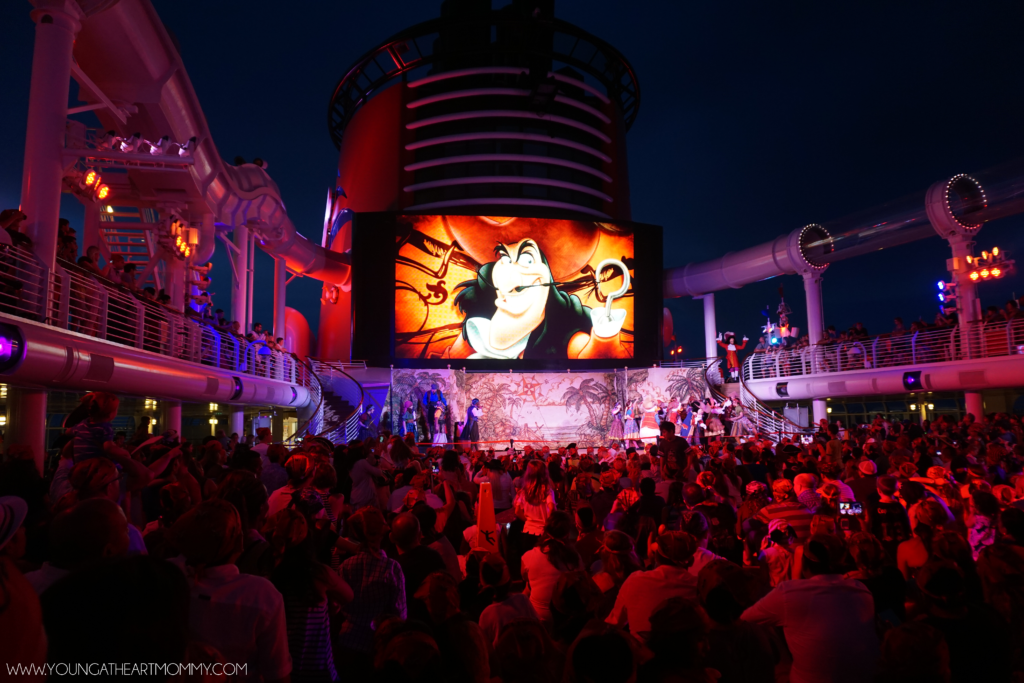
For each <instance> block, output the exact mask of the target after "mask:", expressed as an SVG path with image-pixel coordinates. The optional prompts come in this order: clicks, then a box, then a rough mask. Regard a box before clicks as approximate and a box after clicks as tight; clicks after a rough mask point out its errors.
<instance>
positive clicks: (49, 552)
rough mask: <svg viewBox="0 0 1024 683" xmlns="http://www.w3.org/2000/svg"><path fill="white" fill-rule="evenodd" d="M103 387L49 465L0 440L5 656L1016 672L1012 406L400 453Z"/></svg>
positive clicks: (591, 671) (893, 674)
mask: <svg viewBox="0 0 1024 683" xmlns="http://www.w3.org/2000/svg"><path fill="white" fill-rule="evenodd" d="M118 406H119V404H118V400H117V398H116V397H115V396H113V395H110V394H104V393H99V392H94V393H92V394H89V395H87V396H86V397H85V399H84V400H83V402H82V404H81V406H80V407H79V409H78V410H76V411H75V412H74V413H72V415H71V416H69V418H68V420H67V422H66V425H65V426H66V428H67V431H66V434H65V436H64V437H63V438H62V439H61V441H60V442H58V443H57V444H56V448H57V449H59V458H58V461H57V463H56V464H55V465H53V466H51V467H49V468H47V472H46V474H45V475H41V474H40V473H39V472H38V471H37V469H36V466H35V463H34V461H33V460H32V458H31V454H30V453H24V452H23V450H22V449H19V448H17V447H16V446H12V447H11V448H10V453H9V455H8V457H7V459H6V460H5V461H4V462H3V464H2V466H0V467H2V469H0V496H2V497H0V584H2V585H0V595H3V596H4V600H3V602H2V607H0V633H2V634H4V635H3V637H0V654H2V658H3V659H5V662H6V663H21V664H29V663H43V662H45V661H49V662H50V663H60V662H64V663H68V662H71V663H75V662H120V663H124V662H127V663H132V662H186V663H193V664H208V665H212V664H216V663H226V664H228V665H231V666H234V667H237V666H239V665H244V667H245V668H244V670H239V669H237V668H235V669H231V670H230V672H231V673H234V674H239V675H238V676H237V680H253V681H258V680H263V681H280V680H288V679H290V680H295V681H303V680H317V681H331V680H341V679H343V678H344V679H346V680H381V681H458V682H462V681H467V682H468V681H473V682H477V681H479V682H483V681H503V682H504V683H512V682H514V681H530V683H544V682H548V681H551V682H554V681H563V680H564V681H570V682H575V681H579V682H581V683H583V682H587V683H590V682H593V683H605V682H607V683H613V682H614V683H626V682H628V681H641V682H643V681H653V682H659V683H660V682H669V681H673V682H674V681H700V682H705V681H707V682H709V683H710V682H713V681H715V680H720V681H723V682H726V683H728V682H729V681H743V682H745V683H747V682H749V681H785V680H790V681H794V682H795V683H806V682H811V681H821V682H822V683H824V682H833V681H839V682H842V681H851V682H853V681H881V682H889V681H894V682H895V681H901V682H902V681H921V682H922V683H923V682H926V681H927V682H932V681H935V682H949V681H1007V680H1011V679H1014V680H1019V679H1020V677H1021V676H1022V675H1024V651H1022V648H1024V475H1022V474H1021V470H1022V464H1024V427H1022V424H1021V421H1020V420H1019V419H1018V418H1016V417H1012V416H1007V415H991V416H988V417H986V418H985V419H984V420H981V421H975V420H973V419H972V418H971V417H970V416H967V417H965V418H964V419H963V420H960V421H959V422H956V421H952V420H947V419H941V420H937V421H935V422H931V423H923V424H910V423H900V422H894V421H888V420H886V419H884V418H882V417H881V416H880V417H879V418H877V419H876V420H875V421H874V423H872V424H871V425H869V426H867V427H864V428H857V429H848V430H843V429H840V428H839V427H838V426H837V425H835V424H828V423H824V422H823V424H822V425H821V426H820V430H819V431H818V433H817V435H816V436H815V438H814V442H813V443H809V444H807V443H802V442H800V443H787V442H786V441H783V442H781V443H778V444H774V443H772V442H769V441H766V440H761V439H756V438H751V439H749V440H747V441H745V442H743V443H736V442H735V441H732V442H729V443H723V442H721V441H718V440H713V441H711V442H710V443H709V444H707V445H706V446H705V447H699V446H693V445H690V444H687V443H686V442H685V441H684V440H683V439H681V438H679V437H678V436H676V435H675V433H674V425H672V424H671V423H668V422H665V423H662V431H661V436H660V437H659V438H657V439H656V440H649V441H648V442H647V443H645V444H644V445H643V446H642V448H639V449H637V448H623V447H622V446H621V445H620V444H618V443H612V444H610V445H609V446H607V447H600V448H577V447H576V444H567V445H565V446H558V447H549V446H548V445H544V446H543V447H538V448H534V447H531V446H527V447H526V448H524V449H523V450H522V451H515V452H513V451H511V450H506V451H499V452H495V451H493V450H475V449H469V448H463V447H461V446H459V447H455V448H447V447H442V446H434V447H432V448H431V449H430V450H429V451H427V452H425V453H422V452H420V451H419V450H418V449H417V448H416V445H415V443H413V439H412V437H411V435H410V436H409V437H408V439H407V440H403V439H402V438H400V437H398V436H391V435H389V434H387V433H386V432H385V433H382V434H381V435H380V436H379V437H378V438H375V439H372V440H369V441H367V442H355V443H351V444H337V445H336V444H331V443H329V442H326V441H324V440H323V439H319V438H307V439H305V440H304V441H303V442H302V443H301V444H299V445H296V446H291V447H288V446H285V445H283V444H280V443H274V442H273V437H272V435H271V432H270V431H269V430H266V429H260V430H258V431H257V434H256V437H255V440H251V439H245V438H243V439H239V438H238V436H237V435H234V436H232V437H231V438H230V439H229V438H228V437H226V436H225V435H223V434H220V435H219V436H218V437H207V438H206V439H204V440H203V443H201V444H192V443H189V442H184V441H181V440H180V439H179V438H178V436H177V435H176V434H174V433H173V432H169V433H164V434H157V435H150V434H149V433H148V432H146V431H145V430H144V429H143V430H140V431H139V432H138V433H136V434H135V435H133V436H132V437H131V438H130V439H128V438H126V437H125V436H123V435H122V436H119V435H116V434H115V433H114V432H113V430H112V428H111V420H112V419H113V418H114V416H116V415H117V412H118ZM481 491H483V494H481ZM479 521H483V523H484V524H485V525H486V527H487V528H481V527H480V524H478V522H479ZM491 524H493V528H490V525H491ZM207 671H208V672H209V671H212V672H214V673H211V674H209V677H208V679H209V680H217V678H216V672H217V671H221V672H224V671H228V670H227V669H223V668H222V669H216V668H210V669H208V670H207ZM159 677H160V676H157V678H159ZM196 680H199V678H197V679H196Z"/></svg>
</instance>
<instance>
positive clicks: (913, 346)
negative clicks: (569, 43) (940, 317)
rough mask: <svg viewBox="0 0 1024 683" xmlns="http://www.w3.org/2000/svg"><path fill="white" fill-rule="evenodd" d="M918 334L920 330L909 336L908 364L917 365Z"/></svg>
mask: <svg viewBox="0 0 1024 683" xmlns="http://www.w3.org/2000/svg"><path fill="white" fill-rule="evenodd" d="M919 334H921V333H920V332H915V333H914V335H913V336H912V337H911V338H910V364H911V365H917V335H919Z"/></svg>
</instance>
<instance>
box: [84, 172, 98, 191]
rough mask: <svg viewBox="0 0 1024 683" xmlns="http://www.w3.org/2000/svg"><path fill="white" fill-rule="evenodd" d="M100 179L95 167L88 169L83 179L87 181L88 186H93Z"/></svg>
mask: <svg viewBox="0 0 1024 683" xmlns="http://www.w3.org/2000/svg"><path fill="white" fill-rule="evenodd" d="M99 179H100V174H99V173H97V172H96V170H95V169H92V168H90V169H87V170H86V172H85V177H84V178H83V179H82V181H83V182H84V183H85V186H86V187H92V186H93V185H94V184H96V182H97V181H98V180H99Z"/></svg>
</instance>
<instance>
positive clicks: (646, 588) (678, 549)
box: [607, 531, 697, 640]
mask: <svg viewBox="0 0 1024 683" xmlns="http://www.w3.org/2000/svg"><path fill="white" fill-rule="evenodd" d="M696 552H697V539H695V538H694V537H693V536H691V535H690V534H688V533H686V532H685V531H666V532H665V533H663V534H659V535H658V537H657V541H656V542H655V543H654V544H652V555H653V556H654V564H655V568H654V569H652V570H650V571H638V572H633V573H632V574H630V575H629V578H627V579H626V580H625V582H624V583H623V584H622V588H620V589H619V594H618V597H616V599H615V605H614V607H612V611H611V612H610V613H609V614H608V618H607V622H608V623H609V624H613V625H617V626H624V627H626V628H628V629H629V632H630V633H632V634H633V635H634V636H635V637H636V638H638V639H640V640H646V639H647V637H648V636H649V635H650V631H651V615H652V614H654V612H655V610H656V609H657V608H658V606H659V605H660V604H661V603H662V602H663V601H665V600H666V599H668V598H673V597H681V598H686V599H688V600H696V598H697V578H696V577H695V576H693V575H692V574H690V572H689V571H688V569H689V567H690V565H691V564H693V555H694V553H696Z"/></svg>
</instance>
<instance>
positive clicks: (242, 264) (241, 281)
mask: <svg viewBox="0 0 1024 683" xmlns="http://www.w3.org/2000/svg"><path fill="white" fill-rule="evenodd" d="M234 237H235V240H234V241H235V246H236V247H238V250H237V251H236V252H235V255H234V259H233V261H234V264H235V271H234V281H233V284H234V287H232V289H231V320H232V321H235V320H237V321H238V322H239V323H240V324H241V325H242V334H245V333H246V332H248V331H249V328H248V326H247V320H246V312H247V311H248V300H249V265H248V262H249V228H247V227H245V225H236V226H235V235H234Z"/></svg>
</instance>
